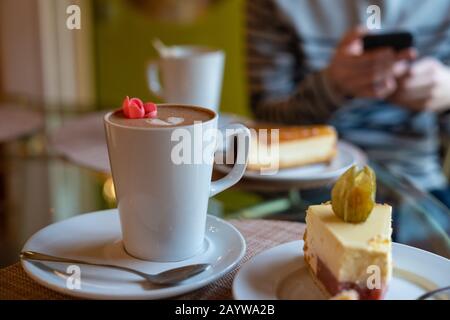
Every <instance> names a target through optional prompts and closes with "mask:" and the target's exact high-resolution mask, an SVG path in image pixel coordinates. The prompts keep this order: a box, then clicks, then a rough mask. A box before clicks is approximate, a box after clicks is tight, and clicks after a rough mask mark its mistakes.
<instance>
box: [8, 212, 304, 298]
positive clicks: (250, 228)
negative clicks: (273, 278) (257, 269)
mask: <svg viewBox="0 0 450 320" xmlns="http://www.w3.org/2000/svg"><path fill="white" fill-rule="evenodd" d="M231 223H232V224H233V225H234V226H236V227H237V228H238V229H239V231H241V232H242V234H243V235H244V237H245V240H246V242H247V252H246V254H245V257H244V258H243V260H242V262H241V264H242V263H245V262H246V261H248V260H249V259H250V258H252V257H253V256H254V255H256V254H258V253H259V252H261V251H263V250H265V249H268V248H272V247H274V246H276V245H279V244H281V243H285V242H289V241H293V240H299V239H301V238H302V237H303V232H304V229H305V225H304V224H302V223H297V222H287V221H274V220H232V221H231ZM238 269H239V267H237V268H236V269H235V270H233V271H232V272H230V273H228V274H227V275H225V276H223V277H222V278H220V279H218V280H216V281H214V282H213V283H211V284H209V285H207V286H206V287H203V288H201V289H198V290H196V291H193V292H190V293H188V294H185V295H183V296H180V297H177V298H178V299H195V300H201V299H232V293H231V285H232V283H233V278H234V276H235V274H236V272H237V270H238ZM0 299H57V300H58V299H73V298H72V297H70V296H67V295H63V294H60V293H57V292H55V291H52V290H50V289H47V288H45V287H43V286H41V285H39V284H37V283H36V282H34V281H33V280H32V279H31V278H29V277H28V276H27V275H26V273H25V271H24V270H23V269H22V267H21V265H20V264H18V263H17V264H14V265H12V266H10V267H7V268H4V269H1V270H0Z"/></svg>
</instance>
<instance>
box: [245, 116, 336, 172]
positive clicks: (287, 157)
mask: <svg viewBox="0 0 450 320" xmlns="http://www.w3.org/2000/svg"><path fill="white" fill-rule="evenodd" d="M250 129H251V132H252V139H251V143H250V150H249V158H248V165H247V169H248V170H261V169H264V168H267V167H269V166H270V165H271V164H273V163H278V167H279V168H281V169H283V168H291V167H297V166H304V165H309V164H315V163H324V162H330V161H331V160H332V159H333V158H334V156H335V155H336V144H337V134H336V130H335V129H334V128H333V127H331V126H326V125H318V126H277V125H273V124H258V125H254V126H250ZM273 130H278V131H277V132H278V135H276V134H275V132H272V131H273ZM276 136H278V141H279V143H278V144H276V140H275V141H273V140H272V137H274V139H275V137H276ZM275 148H277V149H275Z"/></svg>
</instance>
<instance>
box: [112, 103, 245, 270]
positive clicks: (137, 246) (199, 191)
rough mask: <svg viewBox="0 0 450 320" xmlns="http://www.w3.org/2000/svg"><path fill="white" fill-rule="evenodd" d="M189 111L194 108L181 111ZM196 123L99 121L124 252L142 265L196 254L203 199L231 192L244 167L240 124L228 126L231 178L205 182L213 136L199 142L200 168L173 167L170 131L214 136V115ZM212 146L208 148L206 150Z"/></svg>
mask: <svg viewBox="0 0 450 320" xmlns="http://www.w3.org/2000/svg"><path fill="white" fill-rule="evenodd" d="M187 107H189V108H191V107H192V108H199V107H195V106H187ZM203 109H204V111H206V112H209V113H211V119H210V120H208V121H205V122H201V123H195V124H192V125H186V126H173V127H149V128H142V127H133V126H124V125H120V124H117V123H114V122H112V121H111V120H110V117H111V115H112V113H113V112H110V113H108V114H106V115H105V118H104V123H105V129H106V137H107V143H108V153H109V159H110V164H111V170H112V176H113V180H114V187H115V191H116V197H117V204H118V209H119V215H120V223H121V228H122V236H123V243H124V247H125V249H126V251H127V252H128V253H129V254H131V255H133V256H135V257H137V258H140V259H143V260H151V261H161V262H170V261H181V260H184V259H187V258H189V257H192V256H194V255H195V254H197V253H198V252H199V251H200V250H201V249H202V247H203V244H204V237H205V225H206V215H207V207H208V199H209V197H212V196H214V195H215V194H217V193H219V192H221V191H223V190H225V189H227V188H229V187H231V186H232V185H234V184H235V183H237V182H238V181H239V180H240V179H241V177H242V175H243V174H244V171H245V168H246V166H247V159H248V148H249V143H248V142H249V139H250V131H249V130H248V129H247V128H246V127H245V126H243V125H241V124H231V125H229V126H227V127H226V128H225V129H233V132H234V135H235V136H237V137H238V141H241V142H242V141H245V143H239V144H238V147H237V157H238V159H245V161H241V162H240V163H238V164H235V166H234V167H233V169H232V170H231V172H230V173H229V174H228V175H227V176H225V177H223V178H221V179H219V180H217V181H213V182H211V176H212V168H213V161H214V151H215V150H214V146H215V145H216V141H217V137H216V135H213V136H211V135H208V137H202V139H205V140H208V139H209V143H203V144H202V146H201V149H198V146H196V147H194V146H193V145H192V149H193V150H196V151H199V150H200V151H201V152H202V159H204V161H201V163H194V164H185V163H182V164H177V163H176V162H174V161H173V148H174V146H175V145H177V144H178V143H179V142H177V141H174V136H175V135H173V134H174V132H175V130H184V131H177V132H176V134H178V133H182V132H184V133H188V134H190V135H191V136H192V137H194V136H195V134H198V132H200V131H201V132H202V134H207V133H208V132H211V130H212V131H213V132H215V130H217V118H218V116H217V113H216V112H214V111H212V110H207V109H206V108H203ZM210 145H213V148H210V147H208V146H210Z"/></svg>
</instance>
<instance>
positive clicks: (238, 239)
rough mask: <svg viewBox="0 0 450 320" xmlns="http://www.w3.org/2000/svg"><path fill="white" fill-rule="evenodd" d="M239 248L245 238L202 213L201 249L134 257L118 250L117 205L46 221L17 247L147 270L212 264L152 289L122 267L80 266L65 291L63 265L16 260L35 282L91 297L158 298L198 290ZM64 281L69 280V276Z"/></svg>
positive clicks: (235, 258) (228, 265)
mask: <svg viewBox="0 0 450 320" xmlns="http://www.w3.org/2000/svg"><path fill="white" fill-rule="evenodd" d="M245 248H246V247H245V240H244V238H243V237H242V235H241V234H240V232H239V231H238V230H237V229H236V228H235V227H233V226H232V225H231V224H229V223H227V222H225V221H223V220H222V219H219V218H216V217H213V216H208V218H207V223H206V239H205V248H204V250H203V252H202V253H200V254H198V255H197V256H195V257H193V258H190V259H187V260H184V261H181V262H171V263H158V262H148V261H143V260H139V259H136V258H134V257H132V256H130V255H128V254H127V253H126V252H125V250H124V249H123V246H122V242H121V231H120V224H119V216H118V212H117V209H113V210H106V211H98V212H94V213H88V214H82V215H80V216H77V217H74V218H70V219H68V220H64V221H61V222H58V223H55V224H52V225H50V226H48V227H46V228H44V229H42V230H41V231H39V232H37V233H36V234H35V235H34V236H32V237H31V238H30V239H29V240H28V242H27V243H26V244H25V247H24V248H23V250H34V251H39V252H43V253H47V254H50V255H55V256H60V257H66V258H72V259H82V260H88V261H92V262H98V263H108V264H117V265H121V266H125V267H129V268H135V269H138V270H140V271H143V272H148V273H157V272H161V271H164V270H167V269H170V268H175V267H180V266H183V265H187V264H193V263H210V264H212V267H211V268H210V269H208V270H207V271H205V272H203V273H201V274H199V275H197V276H194V277H192V278H190V279H188V280H186V281H184V282H182V283H180V284H178V285H176V286H172V287H159V288H158V287H154V286H151V285H148V284H146V283H145V282H144V281H143V279H142V278H140V277H139V276H137V275H134V274H131V273H128V272H124V271H120V270H114V269H108V268H102V267H93V266H85V265H80V268H81V279H80V280H81V288H80V289H73V290H70V289H69V288H68V287H67V285H66V284H67V278H68V275H67V274H66V270H67V267H68V264H62V263H50V262H44V263H39V262H29V261H22V265H23V268H24V269H25V271H26V272H27V274H28V275H29V276H30V277H31V278H33V279H34V280H35V281H37V282H38V283H40V284H42V285H43V286H46V287H48V288H50V289H53V290H55V291H58V292H61V293H65V294H69V295H73V296H78V297H83V298H94V299H160V298H167V297H172V296H176V295H180V294H183V293H186V292H189V291H192V290H195V289H198V288H200V287H203V286H205V285H207V284H208V283H210V282H212V281H214V280H216V279H218V278H220V277H221V276H223V275H225V274H226V273H227V272H229V271H231V270H232V269H233V268H234V267H235V266H236V265H237V263H238V262H239V261H240V260H241V259H242V257H243V256H244V254H245ZM55 270H56V271H57V272H55ZM58 271H59V272H58ZM72 272H73V271H71V273H72ZM69 282H70V283H71V284H72V283H74V282H73V278H72V279H69Z"/></svg>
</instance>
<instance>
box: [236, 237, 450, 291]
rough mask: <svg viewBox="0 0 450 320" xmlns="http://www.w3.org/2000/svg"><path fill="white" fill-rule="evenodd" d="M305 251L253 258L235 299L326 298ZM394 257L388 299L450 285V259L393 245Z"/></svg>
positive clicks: (297, 248)
mask: <svg viewBox="0 0 450 320" xmlns="http://www.w3.org/2000/svg"><path fill="white" fill-rule="evenodd" d="M302 248H303V240H299V241H293V242H288V243H285V244H282V245H279V246H277V247H274V248H272V249H269V250H266V251H264V252H262V253H260V254H259V255H257V256H255V257H253V258H252V259H251V260H250V261H248V262H247V263H245V264H244V265H243V266H242V267H241V269H240V270H239V272H238V274H237V275H236V277H235V278H234V282H233V296H234V298H235V299H238V300H246V299H257V300H260V299H271V300H274V299H286V300H294V299H297V300H309V299H327V298H328V297H327V296H326V295H325V294H324V293H322V291H321V290H320V289H319V288H318V287H317V286H316V284H315V283H314V281H313V279H312V277H311V275H310V273H309V271H308V269H307V266H306V263H305V262H304V260H303V249H302ZM392 254H393V261H394V274H393V277H392V279H391V281H390V283H389V287H388V291H387V294H386V296H385V299H387V300H405V299H406V300H409V299H416V298H417V297H419V296H420V295H421V294H423V293H425V292H427V291H429V290H433V289H436V288H438V287H444V286H448V285H450V276H449V270H450V260H448V259H446V258H444V257H440V256H438V255H435V254H433V253H430V252H427V251H423V250H420V249H417V248H413V247H410V246H406V245H403V244H399V243H393V248H392ZM449 298H450V297H449Z"/></svg>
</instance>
